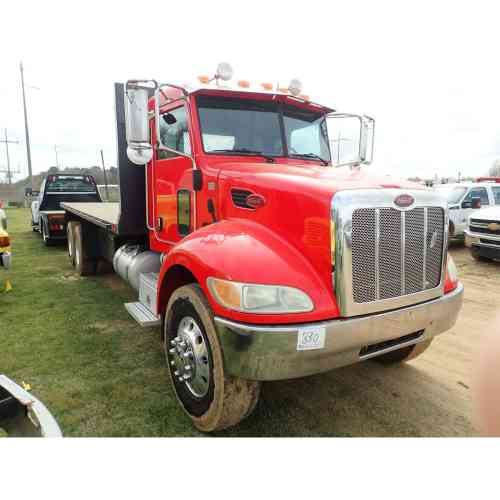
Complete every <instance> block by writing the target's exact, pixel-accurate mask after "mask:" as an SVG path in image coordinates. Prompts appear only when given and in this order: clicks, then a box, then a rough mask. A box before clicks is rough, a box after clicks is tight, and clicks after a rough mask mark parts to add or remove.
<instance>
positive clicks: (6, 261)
mask: <svg viewBox="0 0 500 500" xmlns="http://www.w3.org/2000/svg"><path fill="white" fill-rule="evenodd" d="M11 260H12V253H11V250H10V238H9V233H7V215H6V213H5V210H3V209H2V208H1V207H0V267H3V268H5V269H8V268H9V267H10V264H11Z"/></svg>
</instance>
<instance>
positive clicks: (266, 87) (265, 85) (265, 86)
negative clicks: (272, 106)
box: [261, 83, 273, 90]
mask: <svg viewBox="0 0 500 500" xmlns="http://www.w3.org/2000/svg"><path fill="white" fill-rule="evenodd" d="M261 86H262V88H263V89H264V90H273V84H272V83H261Z"/></svg>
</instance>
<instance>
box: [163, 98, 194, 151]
mask: <svg viewBox="0 0 500 500" xmlns="http://www.w3.org/2000/svg"><path fill="white" fill-rule="evenodd" d="M160 139H161V143H162V144H163V145H164V146H166V147H168V148H172V149H175V150H176V151H180V152H181V153H185V154H191V144H190V143H189V132H188V124H187V116H186V108H185V107H184V106H181V107H180V108H176V109H173V110H171V111H168V112H166V113H163V114H162V115H160ZM177 156H179V155H177V154H176V153H174V152H172V151H163V150H161V149H158V159H159V160H163V159H165V158H175V157H177Z"/></svg>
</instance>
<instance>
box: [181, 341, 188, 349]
mask: <svg viewBox="0 0 500 500" xmlns="http://www.w3.org/2000/svg"><path fill="white" fill-rule="evenodd" d="M179 347H180V348H181V349H185V348H186V347H187V344H186V342H184V340H183V341H182V342H179Z"/></svg>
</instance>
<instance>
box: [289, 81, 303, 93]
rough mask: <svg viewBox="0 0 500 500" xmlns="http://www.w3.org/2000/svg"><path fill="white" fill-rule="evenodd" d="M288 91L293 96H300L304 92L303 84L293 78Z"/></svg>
mask: <svg viewBox="0 0 500 500" xmlns="http://www.w3.org/2000/svg"><path fill="white" fill-rule="evenodd" d="M288 90H289V91H290V94H292V95H293V96H298V95H299V94H300V92H301V91H302V82H301V81H300V80H299V79H297V78H293V79H292V80H290V84H289V85H288Z"/></svg>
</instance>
